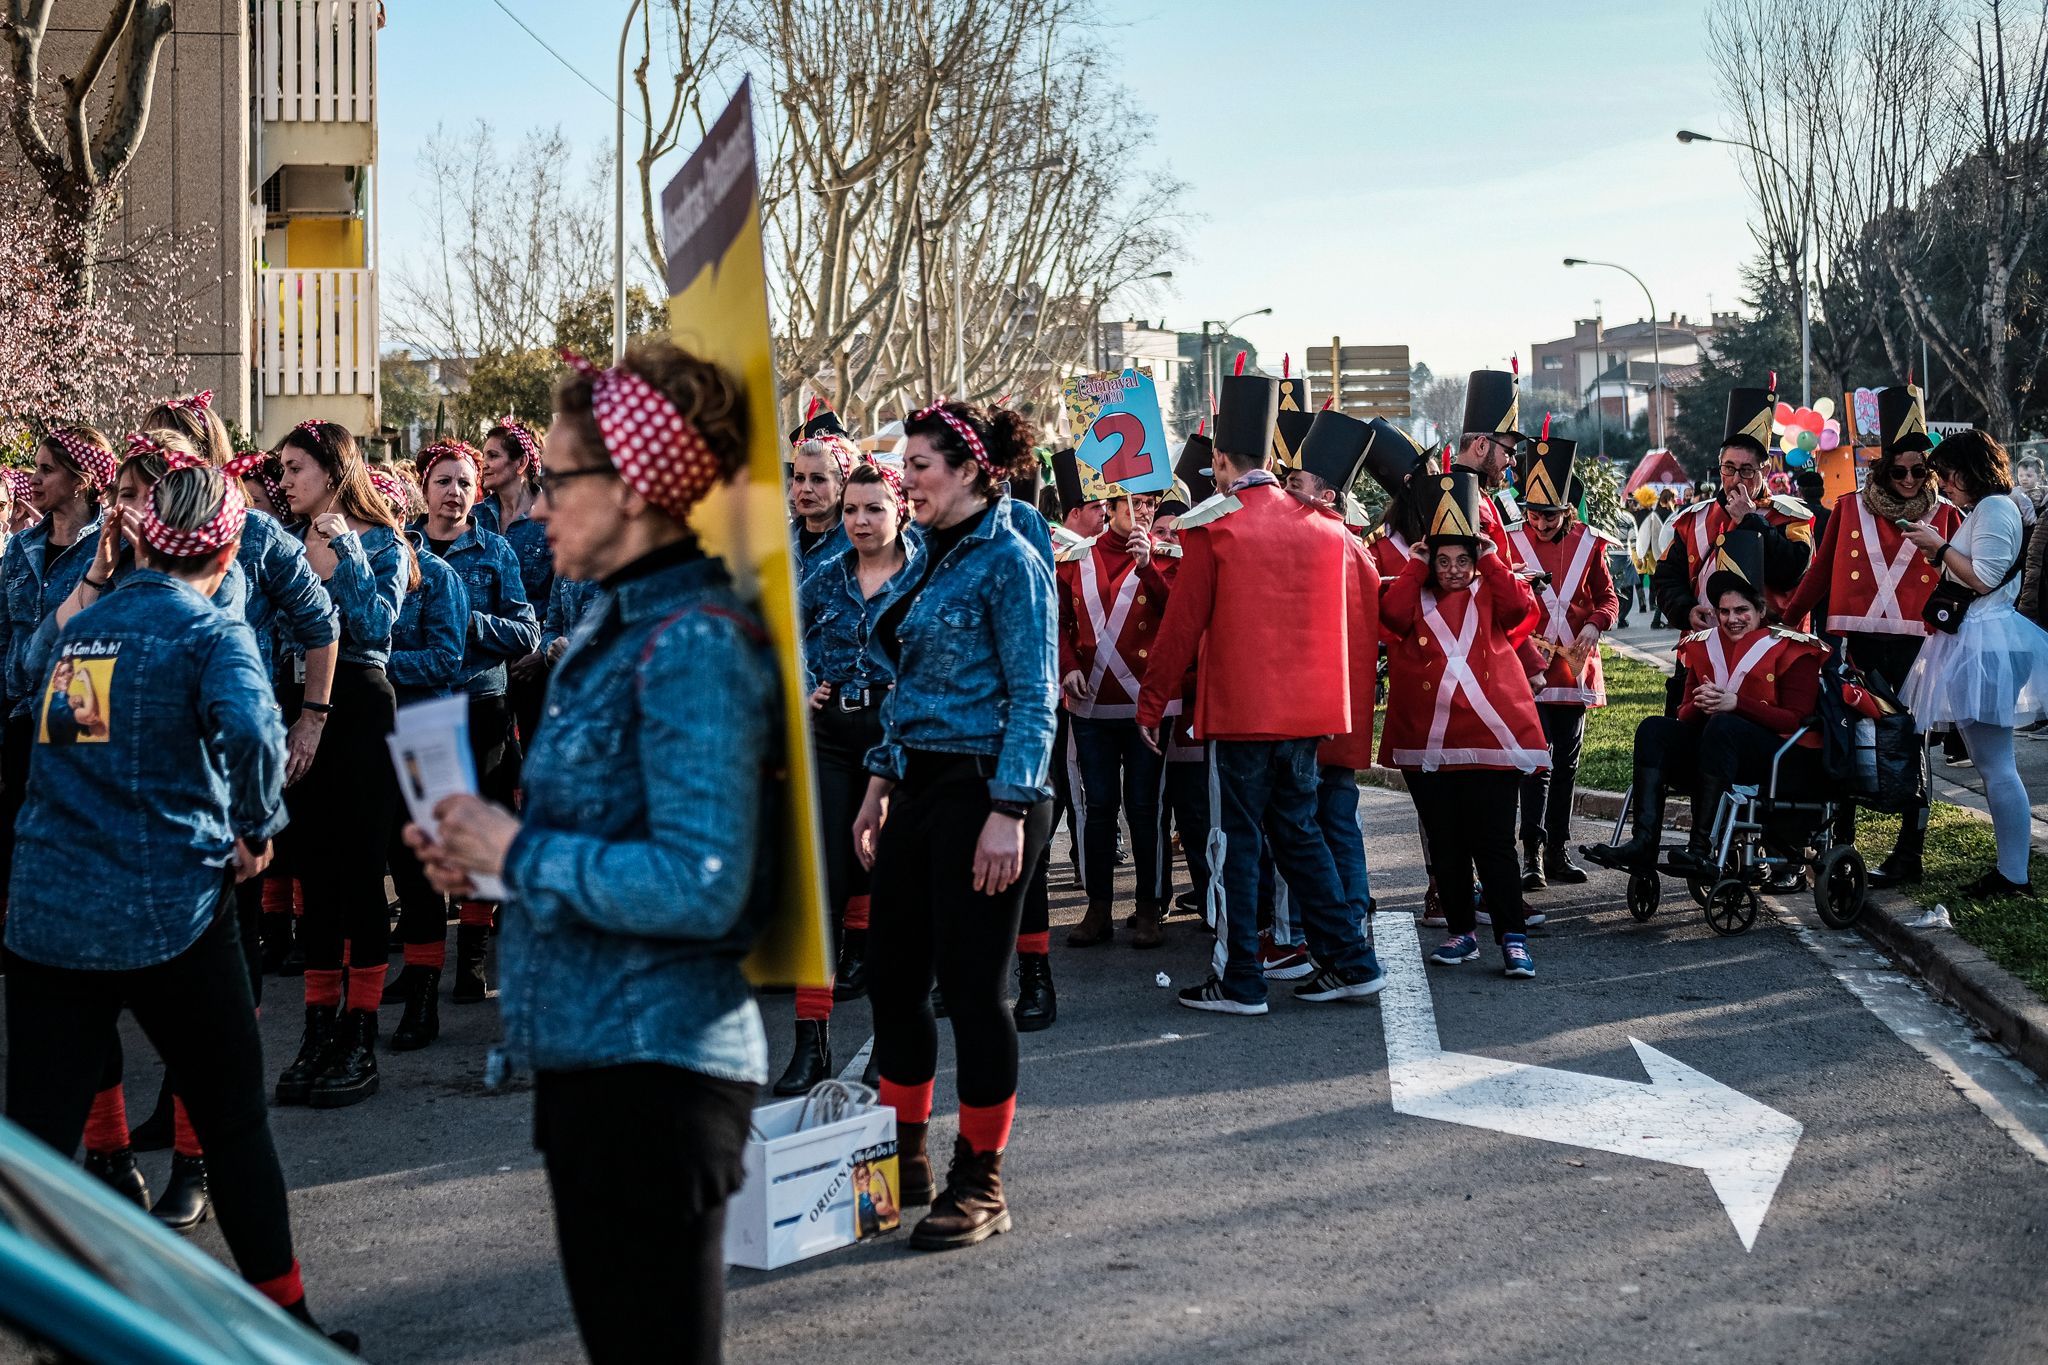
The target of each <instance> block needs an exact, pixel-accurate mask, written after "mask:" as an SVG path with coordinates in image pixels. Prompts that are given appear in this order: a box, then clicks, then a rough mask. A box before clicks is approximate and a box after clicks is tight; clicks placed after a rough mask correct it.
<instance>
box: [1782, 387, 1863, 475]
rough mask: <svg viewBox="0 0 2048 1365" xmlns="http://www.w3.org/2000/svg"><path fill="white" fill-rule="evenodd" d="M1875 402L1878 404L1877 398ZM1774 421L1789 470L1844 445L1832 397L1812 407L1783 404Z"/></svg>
mask: <svg viewBox="0 0 2048 1365" xmlns="http://www.w3.org/2000/svg"><path fill="white" fill-rule="evenodd" d="M1871 401H1872V403H1873V405H1874V404H1875V402H1876V399H1875V398H1874V397H1873V398H1872V400H1871ZM1859 403H1860V399H1859ZM1859 410H1860V409H1859ZM1771 418H1772V420H1771V430H1772V431H1773V432H1774V433H1776V435H1777V437H1778V448H1779V450H1780V451H1781V452H1782V453H1783V455H1784V459H1785V467H1786V468H1788V469H1799V468H1801V467H1803V466H1805V465H1809V464H1811V463H1813V453H1814V452H1815V451H1816V450H1833V449H1835V448H1836V447H1837V446H1839V445H1841V444H1842V422H1841V419H1840V418H1838V417H1836V416H1835V400H1834V399H1832V398H1822V399H1818V400H1816V401H1815V402H1814V405H1813V406H1812V407H1810V408H1795V407H1793V406H1792V405H1791V404H1790V403H1780V404H1778V406H1777V409H1776V411H1774V412H1773V413H1772V414H1771ZM1873 425H1875V423H1874V422H1873Z"/></svg>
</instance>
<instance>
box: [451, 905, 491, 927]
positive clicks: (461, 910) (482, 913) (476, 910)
mask: <svg viewBox="0 0 2048 1365" xmlns="http://www.w3.org/2000/svg"><path fill="white" fill-rule="evenodd" d="M495 909H497V906H495V905H494V904H492V903H491V902H490V901H458V902H457V903H456V907H455V915H456V919H457V921H458V922H459V923H461V924H463V925H465V926H469V925H477V924H481V925H485V926H487V927H488V926H489V924H490V922H491V911H493V910H495Z"/></svg>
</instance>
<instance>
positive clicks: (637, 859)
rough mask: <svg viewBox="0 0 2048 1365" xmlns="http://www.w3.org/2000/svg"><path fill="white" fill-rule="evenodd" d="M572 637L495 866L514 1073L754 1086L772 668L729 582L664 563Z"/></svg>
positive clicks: (701, 561)
mask: <svg viewBox="0 0 2048 1365" xmlns="http://www.w3.org/2000/svg"><path fill="white" fill-rule="evenodd" d="M655 553H656V554H657V555H662V556H664V560H663V561H662V562H661V565H660V567H654V568H653V569H652V571H651V572H644V573H642V574H641V575H640V576H638V577H634V578H631V579H629V580H628V581H625V582H622V583H619V584H618V585H617V586H616V587H614V588H612V589H610V590H609V591H607V592H606V593H605V595H604V596H603V597H602V598H600V599H599V600H598V604H597V606H596V607H594V608H593V609H592V610H591V611H590V613H589V614H588V615H586V616H585V617H584V618H583V622H582V624H581V625H579V626H578V627H577V628H576V634H575V635H574V636H573V637H572V639H571V641H570V644H569V650H568V652H567V653H566V654H564V655H563V656H562V659H561V662H560V663H559V664H557V665H556V667H555V671H554V675H553V677H552V678H551V679H550V680H549V683H548V698H547V700H548V709H547V718H546V719H545V720H544V721H543V722H542V724H541V726H540V732H539V733H538V734H537V735H536V736H535V737H534V743H533V749H532V751H531V752H530V753H529V754H528V756H527V760H526V769H525V782H526V805H525V808H524V810H523V811H522V813H521V820H522V824H521V827H520V831H519V834H518V837H517V838H515V839H514V840H513V842H512V848H511V851H510V852H509V853H508V854H507V856H506V859H505V885H506V888H507V890H508V891H509V892H510V899H508V900H507V901H506V903H505V914H504V933H503V936H502V938H501V939H500V941H499V948H498V952H499V961H500V974H501V986H502V992H501V1005H502V1008H503V1013H504V1028H505V1047H506V1052H507V1054H508V1057H509V1060H510V1061H512V1062H513V1063H514V1064H515V1065H519V1066H531V1067H534V1068H537V1069H540V1070H574V1069H577V1068H583V1067H596V1066H613V1065H618V1064H621V1063H626V1062H657V1063H662V1064H665V1065H669V1066H678V1067H684V1068H687V1069H688V1070H691V1071H699V1072H702V1073H704V1074H705V1075H707V1076H716V1077H720V1078H723V1079H725V1080H732V1081H743V1082H751V1083H754V1084H759V1083H760V1082H762V1081H765V1080H766V1079H767V1078H768V1042H767V1037H766V1035H765V1034H764V1033H763V1032H762V1029H761V1015H760V1012H759V1011H758V1010H757V1009H756V1008H755V1007H754V996H753V992H752V990H751V989H750V988H749V987H748V985H747V980H746V977H745V976H744V975H743V974H742V973H741V971H740V962H741V960H742V959H743V958H744V957H745V955H746V953H747V950H748V947H749V945H750V942H751V940H752V937H753V934H754V932H755V930H756V928H757V919H758V915H759V912H760V910H761V909H762V908H763V906H764V905H765V903H766V901H767V898H768V896H767V893H766V891H765V883H766V882H768V881H769V880H771V879H772V876H773V874H774V871H775V868H776V867H777V865H778V864H779V858H778V857H777V854H776V850H775V848H774V842H773V838H772V833H773V830H774V820H773V818H772V814H770V812H772V810H773V806H772V804H771V803H772V802H773V800H774V799H775V798H774V793H773V790H772V787H771V784H769V783H768V782H766V781H765V780H764V778H763V774H764V773H767V772H769V771H771V770H773V769H774V768H776V767H777V766H778V765H779V764H780V763H781V762H782V755H781V751H780V740H779V738H778V736H779V731H780V720H779V715H778V713H779V708H780V705H781V697H780V694H779V687H778V684H777V681H776V674H775V664H774V660H773V657H772V656H771V654H770V652H769V650H768V647H767V645H766V640H765V636H763V635H762V634H761V632H760V627H759V626H758V625H756V624H755V623H754V619H753V617H752V616H750V615H749V614H748V613H747V612H746V610H745V608H743V607H742V606H740V604H739V601H738V599H737V598H735V597H734V595H733V592H732V587H731V581H730V579H729V578H728V577H727V575H726V571H725V566H724V564H723V563H721V562H720V561H718V560H715V559H705V558H702V557H701V556H696V557H689V558H683V557H681V556H678V555H676V554H674V553H672V552H671V551H656V552H655Z"/></svg>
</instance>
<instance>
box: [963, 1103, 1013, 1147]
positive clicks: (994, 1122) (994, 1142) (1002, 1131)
mask: <svg viewBox="0 0 2048 1365" xmlns="http://www.w3.org/2000/svg"><path fill="white" fill-rule="evenodd" d="M1016 1117H1017V1097H1016V1096H1015V1095H1012V1096H1010V1098H1008V1099H1006V1100H1004V1101H1003V1102H1002V1103H1001V1104H989V1105H980V1104H963V1105H961V1106H960V1136H961V1137H964V1138H966V1139H967V1145H968V1146H969V1147H972V1148H973V1149H974V1150H975V1151H977V1152H1000V1151H1002V1150H1003V1148H1005V1147H1007V1146H1009V1145H1010V1124H1011V1122H1012V1120H1014V1119H1015V1118H1016Z"/></svg>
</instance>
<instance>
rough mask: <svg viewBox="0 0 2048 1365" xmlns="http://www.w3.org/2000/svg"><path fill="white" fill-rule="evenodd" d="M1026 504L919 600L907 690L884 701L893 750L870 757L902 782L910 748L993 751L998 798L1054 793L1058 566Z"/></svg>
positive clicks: (903, 658) (908, 625) (983, 528)
mask: <svg viewBox="0 0 2048 1365" xmlns="http://www.w3.org/2000/svg"><path fill="white" fill-rule="evenodd" d="M1021 506H1022V504H1021V503H1016V502H1013V501H1011V500H1010V499H1008V498H998V499H997V500H996V501H995V503H994V504H993V505H991V506H990V508H989V510H988V513H987V515H985V516H984V517H983V518H982V521H981V524H980V525H979V526H977V527H975V528H974V530H973V531H972V532H970V533H969V534H968V536H967V538H966V539H965V540H963V541H961V542H960V543H959V544H958V545H956V546H954V547H953V549H952V552H951V553H949V554H948V555H947V556H946V557H945V558H944V559H943V560H940V561H939V562H938V563H937V564H934V565H932V567H931V577H930V578H929V579H928V580H927V581H926V582H925V585H924V587H923V588H922V589H920V590H919V591H918V593H917V595H916V596H915V597H914V598H913V599H912V600H911V603H910V607H909V610H908V612H907V613H906V614H905V615H904V617H903V620H902V622H901V623H900V624H899V625H898V626H897V630H896V638H897V642H898V646H899V648H898V652H897V660H896V686H895V687H894V688H893V689H892V690H891V691H890V693H889V696H888V698H887V699H886V700H884V701H883V703H882V729H883V734H882V742H881V743H880V744H878V745H876V746H875V748H874V749H872V750H870V751H869V753H868V760H867V763H868V771H869V772H872V773H877V774H879V775H881V776H883V777H887V778H891V779H895V780H898V781H900V780H902V777H903V751H904V750H905V749H906V748H909V749H930V750H932V751H934V752H937V753H948V754H981V755H984V756H986V755H993V756H995V759H996V771H995V776H994V777H993V778H991V779H990V780H989V784H988V789H989V795H990V796H991V797H993V798H994V799H995V800H998V801H1036V800H1039V799H1040V798H1042V797H1047V796H1050V795H1051V794H1052V788H1051V787H1050V786H1049V785H1048V783H1047V778H1048V775H1049V773H1050V770H1051V763H1052V739H1053V718H1054V717H1053V709H1054V706H1055V705H1056V702H1057V692H1058V687H1059V683H1058V679H1057V671H1058V667H1059V662H1058V656H1059V650H1058V644H1057V633H1056V632H1057V622H1056V619H1055V615H1056V613H1055V608H1054V605H1053V586H1052V565H1051V563H1050V562H1049V560H1048V558H1047V557H1046V556H1044V555H1042V554H1040V553H1039V550H1038V547H1037V546H1036V545H1034V544H1033V543H1032V541H1031V538H1030V537H1029V536H1028V535H1027V534H1026V532H1025V530H1024V529H1023V527H1021V526H1020V525H1019V524H1018V522H1017V520H1016V519H1014V518H1013V515H1012V513H1013V510H1014V509H1016V508H1019V507H1021ZM1026 510H1028V509H1026ZM1031 515H1032V516H1034V517H1035V516H1037V513H1035V512H1034V513H1032V514H1031ZM1027 524H1028V523H1027ZM913 581H914V580H913Z"/></svg>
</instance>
